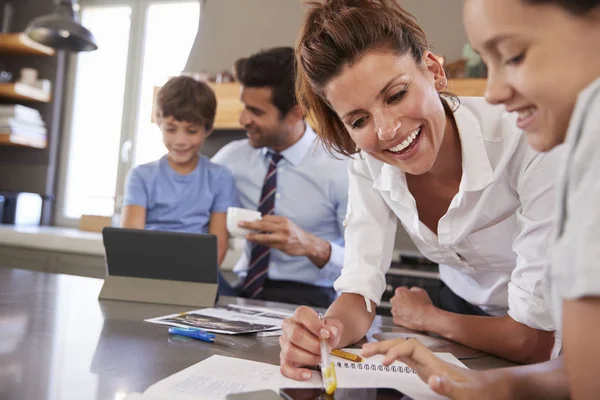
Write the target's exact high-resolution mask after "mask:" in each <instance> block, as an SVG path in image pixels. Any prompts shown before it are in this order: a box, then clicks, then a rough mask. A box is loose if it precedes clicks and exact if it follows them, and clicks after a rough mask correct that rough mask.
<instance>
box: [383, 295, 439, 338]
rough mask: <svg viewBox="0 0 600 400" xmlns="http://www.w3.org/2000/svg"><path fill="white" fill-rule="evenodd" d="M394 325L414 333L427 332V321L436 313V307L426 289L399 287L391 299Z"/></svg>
mask: <svg viewBox="0 0 600 400" xmlns="http://www.w3.org/2000/svg"><path fill="white" fill-rule="evenodd" d="M390 303H391V304H392V316H393V317H394V324H396V325H399V326H403V327H405V328H408V329H412V330H414V331H425V330H427V328H426V324H427V320H428V319H429V318H431V315H432V314H433V313H435V310H436V308H435V306H434V305H433V303H432V302H431V299H430V298H429V295H428V294H427V292H426V291H425V290H424V289H421V288H419V287H412V288H410V289H408V288H406V287H399V288H397V289H396V292H395V293H394V297H392V298H391V300H390Z"/></svg>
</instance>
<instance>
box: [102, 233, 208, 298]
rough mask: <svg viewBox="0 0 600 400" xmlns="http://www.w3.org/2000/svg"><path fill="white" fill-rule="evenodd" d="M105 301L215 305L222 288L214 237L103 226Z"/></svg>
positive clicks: (103, 294)
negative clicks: (220, 287)
mask: <svg viewBox="0 0 600 400" xmlns="http://www.w3.org/2000/svg"><path fill="white" fill-rule="evenodd" d="M102 239H103V241H104V248H105V250H106V278H105V279H104V285H103V286H102V290H101V291H100V296H99V298H100V299H105V300H124V301H137V302H143V303H157V304H173V305H185V306H198V307H212V306H213V305H214V303H215V299H216V296H217V291H218V257H217V237H216V236H214V235H204V234H192V233H179V232H164V231H150V230H139V229H125V228H110V227H107V228H104V229H103V230H102Z"/></svg>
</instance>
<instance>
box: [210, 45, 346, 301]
mask: <svg viewBox="0 0 600 400" xmlns="http://www.w3.org/2000/svg"><path fill="white" fill-rule="evenodd" d="M235 74H236V78H237V79H238V81H239V82H240V84H241V86H242V90H241V101H242V103H243V104H244V110H243V111H242V113H241V115H240V124H241V125H242V126H243V127H244V128H245V129H246V131H247V137H248V138H247V139H244V140H239V141H235V142H232V143H229V144H228V145H226V146H225V147H223V148H222V149H221V150H220V151H219V152H218V153H217V154H216V155H215V156H214V157H213V159H212V161H213V162H214V163H217V164H221V165H223V166H225V167H227V168H228V169H229V170H230V171H231V172H232V174H233V176H234V181H235V185H236V187H237V190H238V200H239V203H240V204H241V206H242V207H243V208H247V209H253V210H259V211H260V212H261V213H262V215H263V218H262V220H261V221H257V222H251V223H244V224H243V225H240V226H242V227H243V228H249V229H251V230H254V231H256V233H251V234H248V235H247V237H246V239H247V246H246V249H245V252H244V255H243V256H242V257H241V258H240V260H239V261H238V263H237V264H236V266H235V268H234V272H236V274H237V275H238V276H239V277H240V283H239V284H238V286H237V287H235V288H227V287H221V289H220V294H223V295H237V296H243V297H249V298H258V299H263V300H271V301H280V302H286V303H293V304H303V305H310V306H317V307H328V306H329V305H330V304H331V303H332V302H333V300H335V298H336V292H335V290H334V289H333V282H334V280H335V279H337V277H338V276H339V274H340V271H341V268H342V265H343V259H344V238H343V220H344V218H345V215H346V206H347V196H348V176H347V162H348V161H347V160H339V159H336V158H334V157H333V156H331V155H330V154H328V153H327V152H326V151H325V149H324V148H323V147H322V146H321V145H320V143H319V142H318V141H317V136H316V134H315V132H314V131H313V130H312V128H311V127H310V126H309V124H308V123H306V121H305V120H304V115H303V113H302V111H301V110H300V108H299V107H298V104H297V101H296V96H295V88H294V86H295V81H294V78H295V68H294V51H293V49H292V48H289V47H279V48H273V49H270V50H266V51H262V52H260V53H257V54H254V55H252V56H250V57H248V58H242V59H240V60H238V61H237V62H236V64H235Z"/></svg>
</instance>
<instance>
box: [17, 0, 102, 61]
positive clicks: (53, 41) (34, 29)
mask: <svg viewBox="0 0 600 400" xmlns="http://www.w3.org/2000/svg"><path fill="white" fill-rule="evenodd" d="M58 6H59V7H60V6H61V5H60V4H59V5H58ZM59 11H60V10H58V9H57V12H56V13H55V14H50V15H44V16H41V17H38V18H36V19H34V20H33V21H31V22H30V23H29V25H28V26H27V29H25V33H26V34H27V36H29V37H30V38H31V39H32V40H34V41H36V42H38V43H41V44H43V45H46V46H49V47H52V48H54V49H60V50H68V51H74V52H79V51H93V50H96V49H97V48H98V45H97V44H96V39H95V38H94V35H92V32H90V31H89V30H88V29H86V28H85V27H83V26H82V25H81V24H80V23H79V22H77V21H76V20H75V17H74V13H72V12H67V13H61V12H59ZM69 11H71V10H69Z"/></svg>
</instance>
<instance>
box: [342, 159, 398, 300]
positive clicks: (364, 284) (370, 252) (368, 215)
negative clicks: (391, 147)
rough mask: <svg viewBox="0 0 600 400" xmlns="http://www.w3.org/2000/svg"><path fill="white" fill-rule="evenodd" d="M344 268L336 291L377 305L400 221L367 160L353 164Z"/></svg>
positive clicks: (350, 178) (351, 163) (382, 290)
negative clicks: (374, 180)
mask: <svg viewBox="0 0 600 400" xmlns="http://www.w3.org/2000/svg"><path fill="white" fill-rule="evenodd" d="M348 178H349V181H348V209H347V214H346V232H345V243H346V246H345V252H344V267H343V268H342V274H341V276H340V277H339V278H338V279H337V280H336V282H335V285H334V288H335V290H337V291H340V292H347V293H356V294H360V295H362V296H364V297H366V298H368V299H369V300H371V301H373V302H374V303H375V304H377V305H379V304H380V303H381V296H382V294H383V292H384V291H385V286H386V283H385V274H386V272H387V271H388V269H389V268H390V263H391V261H392V252H393V249H394V240H395V236H396V235H395V233H396V227H397V224H398V218H397V217H396V215H395V214H394V213H393V211H392V210H391V209H390V208H389V207H388V205H387V204H386V202H385V201H384V200H383V198H382V197H381V195H380V193H379V192H378V191H377V190H376V189H374V188H373V179H372V178H371V175H370V173H369V171H368V166H367V164H366V161H365V160H362V159H356V160H352V161H351V162H350V166H349V176H348Z"/></svg>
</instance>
